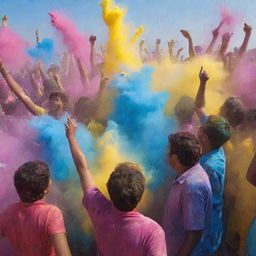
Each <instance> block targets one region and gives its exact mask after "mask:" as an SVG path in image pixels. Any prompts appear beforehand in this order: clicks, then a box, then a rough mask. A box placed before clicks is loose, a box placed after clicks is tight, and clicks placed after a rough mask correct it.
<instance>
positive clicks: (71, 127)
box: [65, 117, 77, 139]
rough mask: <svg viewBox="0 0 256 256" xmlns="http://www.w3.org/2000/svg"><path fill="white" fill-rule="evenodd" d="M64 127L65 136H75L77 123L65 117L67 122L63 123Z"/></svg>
mask: <svg viewBox="0 0 256 256" xmlns="http://www.w3.org/2000/svg"><path fill="white" fill-rule="evenodd" d="M65 128H66V137H67V138H68V139H70V138H75V137H76V130H77V124H76V122H75V120H74V119H72V118H70V117H69V118H68V119H67V122H66V123H65Z"/></svg>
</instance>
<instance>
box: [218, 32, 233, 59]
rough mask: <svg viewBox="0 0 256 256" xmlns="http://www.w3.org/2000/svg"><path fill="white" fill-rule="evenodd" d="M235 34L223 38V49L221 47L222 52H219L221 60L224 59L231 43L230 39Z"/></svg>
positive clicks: (226, 34)
mask: <svg viewBox="0 0 256 256" xmlns="http://www.w3.org/2000/svg"><path fill="white" fill-rule="evenodd" d="M232 35H233V34H232V33H225V34H224V35H223V36H222V42H221V47H220V51H219V56H220V57H221V58H223V57H224V55H225V53H226V51H227V49H228V44H229V42H230V39H231V36H232Z"/></svg>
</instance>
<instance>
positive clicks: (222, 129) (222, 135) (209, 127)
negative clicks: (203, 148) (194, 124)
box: [201, 115, 231, 150]
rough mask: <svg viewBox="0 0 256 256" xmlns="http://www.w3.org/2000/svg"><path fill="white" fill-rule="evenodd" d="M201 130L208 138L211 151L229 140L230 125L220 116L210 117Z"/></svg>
mask: <svg viewBox="0 0 256 256" xmlns="http://www.w3.org/2000/svg"><path fill="white" fill-rule="evenodd" d="M201 128H202V129H203V131H204V133H205V134H206V135H207V136H208V139H209V141H210V146H211V148H212V150H214V149H217V148H219V147H221V146H222V145H224V144H225V143H226V142H227V141H228V140H229V139H230V135H231V131H230V125H229V123H228V121H227V120H226V119H225V118H223V117H221V116H218V115H210V116H209V117H208V119H207V121H206V123H205V124H203V125H202V126H201Z"/></svg>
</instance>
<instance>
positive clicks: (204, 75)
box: [199, 66, 209, 83]
mask: <svg viewBox="0 0 256 256" xmlns="http://www.w3.org/2000/svg"><path fill="white" fill-rule="evenodd" d="M199 79H200V82H201V83H206V82H207V81H208V80H209V75H208V73H207V72H206V71H205V70H204V69H203V66H202V67H201V69H200V72H199Z"/></svg>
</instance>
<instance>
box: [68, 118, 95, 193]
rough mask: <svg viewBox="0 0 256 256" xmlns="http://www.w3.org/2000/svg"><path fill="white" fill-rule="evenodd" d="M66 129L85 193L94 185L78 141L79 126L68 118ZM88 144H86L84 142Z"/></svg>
mask: <svg viewBox="0 0 256 256" xmlns="http://www.w3.org/2000/svg"><path fill="white" fill-rule="evenodd" d="M65 127H66V136H67V139H68V142H69V146H70V150H71V154H72V157H73V160H74V162H75V165H76V169H77V172H78V174H79V177H80V182H81V186H82V189H83V192H84V193H85V192H86V190H87V188H89V187H91V186H93V185H94V180H93V177H92V175H91V173H90V171H89V167H88V163H87V160H86V157H85V155H84V153H83V152H82V150H81V148H80V146H79V144H78V142H77V140H76V137H75V136H76V129H77V125H76V123H75V121H74V120H73V119H71V118H68V121H67V123H66V124H65ZM84 143H86V142H84Z"/></svg>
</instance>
